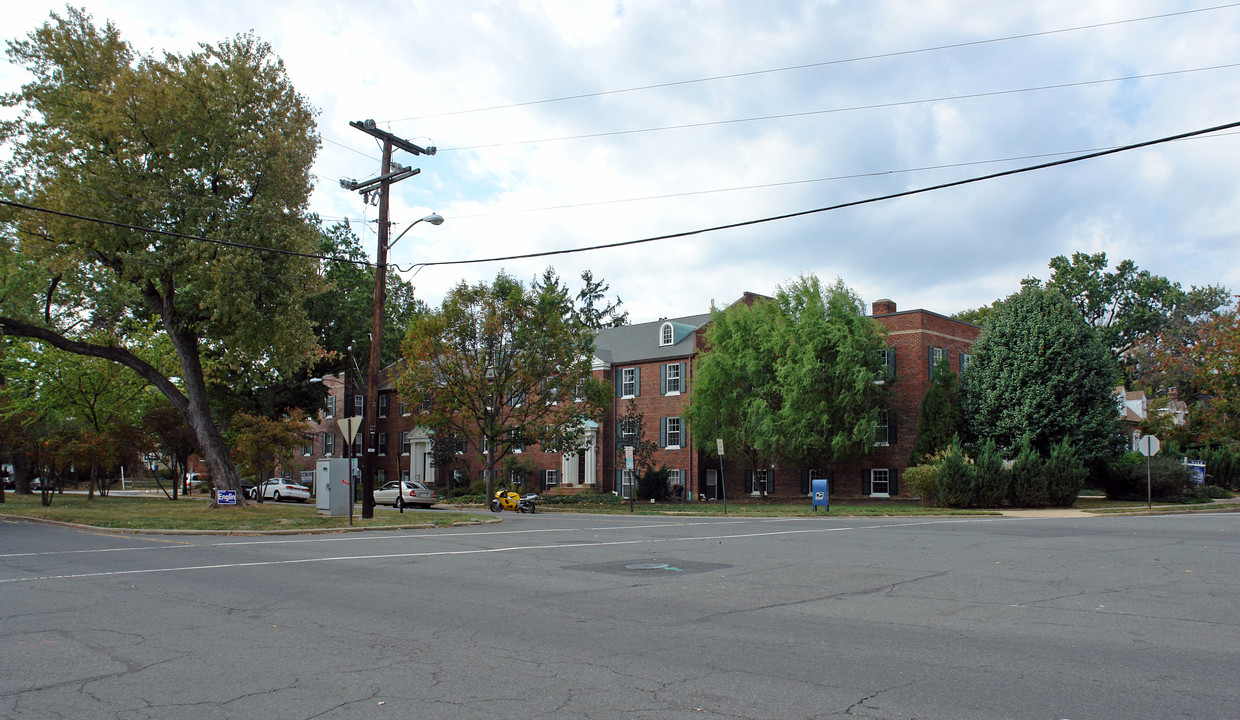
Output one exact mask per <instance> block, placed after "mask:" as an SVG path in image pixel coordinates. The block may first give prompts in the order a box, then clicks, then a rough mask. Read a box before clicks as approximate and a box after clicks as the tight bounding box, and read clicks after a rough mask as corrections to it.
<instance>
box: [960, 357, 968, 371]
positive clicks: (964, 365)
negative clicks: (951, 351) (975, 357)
mask: <svg viewBox="0 0 1240 720" xmlns="http://www.w3.org/2000/svg"><path fill="white" fill-rule="evenodd" d="M967 367H969V356H968V355H967V354H966V353H960V372H964V369H965V368H967Z"/></svg>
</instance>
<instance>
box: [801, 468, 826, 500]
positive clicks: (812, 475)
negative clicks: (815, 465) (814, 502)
mask: <svg viewBox="0 0 1240 720" xmlns="http://www.w3.org/2000/svg"><path fill="white" fill-rule="evenodd" d="M815 480H826V481H827V492H828V493H830V492H831V471H830V470H817V469H811V470H807V471H806V472H805V484H804V485H802V486H801V492H802V493H805V494H806V495H812V494H813V488H814V481H815Z"/></svg>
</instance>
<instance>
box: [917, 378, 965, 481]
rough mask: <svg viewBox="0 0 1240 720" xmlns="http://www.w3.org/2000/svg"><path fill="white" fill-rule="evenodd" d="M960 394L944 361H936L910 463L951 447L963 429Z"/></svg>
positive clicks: (922, 404) (918, 423)
mask: <svg viewBox="0 0 1240 720" xmlns="http://www.w3.org/2000/svg"><path fill="white" fill-rule="evenodd" d="M962 423H963V418H962V413H961V410H960V393H959V392H957V389H956V373H955V372H953V371H952V369H951V367H950V366H948V364H947V358H946V357H944V358H943V359H941V360H939V362H938V363H936V364H935V366H934V374H933V376H931V378H930V387H928V388H926V394H925V395H924V396H923V397H922V399H921V412H920V414H919V419H918V421H917V442H916V443H915V444H914V445H913V456H912V463H911V464H913V465H917V464H919V463H921V462H922V461H923V459H925V458H927V457H929V456H931V455H933V454H935V453H937V452H938V451H939V450H942V449H944V448H946V447H948V446H949V445H951V443H952V438H954V437H956V436H957V435H958V434H959V433H960V431H961V429H962V427H961V426H962Z"/></svg>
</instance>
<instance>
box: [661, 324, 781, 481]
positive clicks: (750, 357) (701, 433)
mask: <svg viewBox="0 0 1240 720" xmlns="http://www.w3.org/2000/svg"><path fill="white" fill-rule="evenodd" d="M781 322H782V321H781V318H780V313H779V306H778V305H777V304H775V303H772V302H766V301H759V302H755V303H753V304H746V303H736V304H734V305H732V306H730V307H728V308H727V309H725V310H713V311H712V312H711V321H710V324H709V325H708V326H707V327H706V333H705V342H704V345H705V348H706V349H707V351H706V352H703V353H701V354H699V355H698V360H697V363H696V365H695V367H694V371H693V372H694V376H693V402H692V403H691V404H690V405H689V407H688V409H687V410H686V411H685V414H686V417H687V419H688V422H689V429H690V431H691V432H692V434H693V438H694V442H695V443H696V444H697V445H698V446H699V447H703V448H706V449H707V452H710V453H713V452H714V451H715V447H716V443H715V440H716V439H720V440H723V445H724V449H725V452H727V453H729V454H730V455H731V456H733V457H737V458H740V460H741V461H742V462H743V463H744V465H745V466H747V467H749V468H750V469H751V470H754V469H757V468H766V467H770V465H771V462H772V461H773V460H774V459H775V458H776V457H777V456H778V453H779V451H780V449H781V448H782V445H783V443H782V438H780V437H778V435H777V434H776V433H775V417H776V412H777V411H778V409H779V407H780V404H781V403H782V394H781V389H780V387H779V383H778V380H777V377H776V365H777V363H778V360H779V357H780V355H781V352H782V350H783V348H782V347H781V346H780V345H779V344H778V342H777V338H778V336H779V329H780V324H781ZM764 490H765V487H764Z"/></svg>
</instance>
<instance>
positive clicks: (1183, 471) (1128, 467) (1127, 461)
mask: <svg viewBox="0 0 1240 720" xmlns="http://www.w3.org/2000/svg"><path fill="white" fill-rule="evenodd" d="M1146 482H1147V481H1146V462H1145V456H1143V455H1141V454H1140V453H1128V454H1127V455H1125V456H1124V457H1122V458H1120V459H1119V460H1117V461H1116V462H1113V463H1111V464H1110V466H1109V467H1108V471H1107V478H1106V491H1107V497H1108V498H1110V499H1112V500H1145V499H1146V497H1147V495H1148V496H1149V497H1150V498H1152V499H1154V500H1160V501H1164V502H1167V501H1170V500H1171V499H1172V498H1186V497H1194V496H1200V495H1201V492H1200V490H1199V489H1198V488H1199V486H1198V485H1197V483H1196V481H1194V480H1193V474H1192V473H1191V472H1190V471H1189V469H1188V468H1187V467H1186V466H1185V465H1183V464H1182V463H1181V462H1180V460H1179V458H1175V457H1171V456H1169V455H1157V456H1155V457H1152V458H1150V461H1149V480H1148V483H1149V485H1148V489H1147V486H1146Z"/></svg>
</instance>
